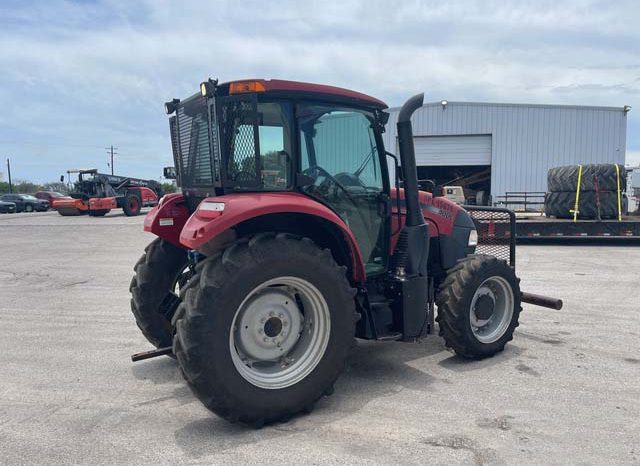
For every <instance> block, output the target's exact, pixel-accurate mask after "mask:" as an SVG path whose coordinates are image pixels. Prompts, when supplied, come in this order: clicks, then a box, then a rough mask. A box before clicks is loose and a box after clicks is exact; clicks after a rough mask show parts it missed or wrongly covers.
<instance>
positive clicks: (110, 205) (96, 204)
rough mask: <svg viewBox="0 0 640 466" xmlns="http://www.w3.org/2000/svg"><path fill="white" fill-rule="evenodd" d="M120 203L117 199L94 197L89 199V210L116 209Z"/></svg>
mask: <svg viewBox="0 0 640 466" xmlns="http://www.w3.org/2000/svg"><path fill="white" fill-rule="evenodd" d="M117 207H118V203H117V202H116V198H115V197H92V198H91V199H89V210H105V209H116V208H117Z"/></svg>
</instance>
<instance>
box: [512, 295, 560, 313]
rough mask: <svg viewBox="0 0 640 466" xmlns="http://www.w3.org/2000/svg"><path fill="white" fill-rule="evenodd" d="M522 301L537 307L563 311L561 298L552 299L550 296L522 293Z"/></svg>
mask: <svg viewBox="0 0 640 466" xmlns="http://www.w3.org/2000/svg"><path fill="white" fill-rule="evenodd" d="M521 301H522V302H523V303H528V304H533V305H535V306H542V307H548V308H550V309H555V310H556V311H559V310H560V309H562V304H563V303H562V300H561V299H559V298H550V297H549V296H542V295H539V294H533V293H525V292H522V298H521Z"/></svg>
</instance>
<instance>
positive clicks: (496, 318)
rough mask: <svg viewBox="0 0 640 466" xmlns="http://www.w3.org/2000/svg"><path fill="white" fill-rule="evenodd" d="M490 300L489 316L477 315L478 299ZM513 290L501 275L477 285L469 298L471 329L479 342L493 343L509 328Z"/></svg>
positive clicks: (511, 315)
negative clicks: (490, 309) (490, 311)
mask: <svg viewBox="0 0 640 466" xmlns="http://www.w3.org/2000/svg"><path fill="white" fill-rule="evenodd" d="M481 300H484V301H485V302H487V300H490V301H491V303H492V304H493V313H492V314H491V315H490V316H488V317H487V316H486V315H478V313H480V310H479V309H478V305H479V304H480V301H481ZM513 304H514V299H513V290H512V289H511V285H510V284H509V282H508V281H507V280H505V279H504V278H503V277H498V276H495V277H490V278H487V279H486V280H485V281H484V282H482V284H481V285H480V286H479V287H478V289H477V290H476V292H475V293H474V295H473V299H472V300H471V309H470V311H469V312H470V316H469V317H470V318H469V321H470V324H471V331H472V332H473V335H474V336H475V337H476V339H477V340H478V341H480V342H481V343H493V342H494V341H497V340H499V339H500V338H501V337H502V336H503V335H504V333H505V332H506V331H507V329H508V328H509V325H510V324H511V318H512V317H513Z"/></svg>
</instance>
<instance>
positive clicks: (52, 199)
mask: <svg viewBox="0 0 640 466" xmlns="http://www.w3.org/2000/svg"><path fill="white" fill-rule="evenodd" d="M34 196H35V197H37V198H38V199H42V200H45V201H48V202H49V207H51V208H52V209H55V208H56V201H57V200H59V199H71V197H70V196H65V195H64V194H62V193H59V192H56V191H38V192H37V193H35V194H34Z"/></svg>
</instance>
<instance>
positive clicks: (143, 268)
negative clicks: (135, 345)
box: [129, 238, 190, 348]
mask: <svg viewBox="0 0 640 466" xmlns="http://www.w3.org/2000/svg"><path fill="white" fill-rule="evenodd" d="M187 266H188V258H187V251H186V250H184V249H181V248H178V247H177V246H174V245H173V244H171V243H169V242H167V241H165V240H163V239H161V238H156V239H155V240H154V241H153V242H151V244H149V245H148V246H147V247H146V248H145V252H144V254H143V255H142V257H140V259H139V260H138V262H137V264H136V265H135V267H134V270H135V272H136V273H135V275H134V276H133V278H132V279H131V285H130V286H129V290H130V291H131V311H132V312H133V315H134V316H135V319H136V323H137V324H138V327H139V328H140V330H141V331H142V334H143V335H144V336H145V337H146V339H147V340H149V342H150V343H151V344H153V345H154V346H155V347H156V348H162V347H165V346H171V344H172V341H173V333H174V328H173V326H172V324H171V319H172V317H173V315H172V313H169V312H168V311H169V310H170V309H175V304H176V301H175V300H176V299H179V297H178V289H179V288H181V287H183V286H184V285H185V284H186V282H187V281H188V279H189V273H190V272H189V271H188V270H187Z"/></svg>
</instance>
